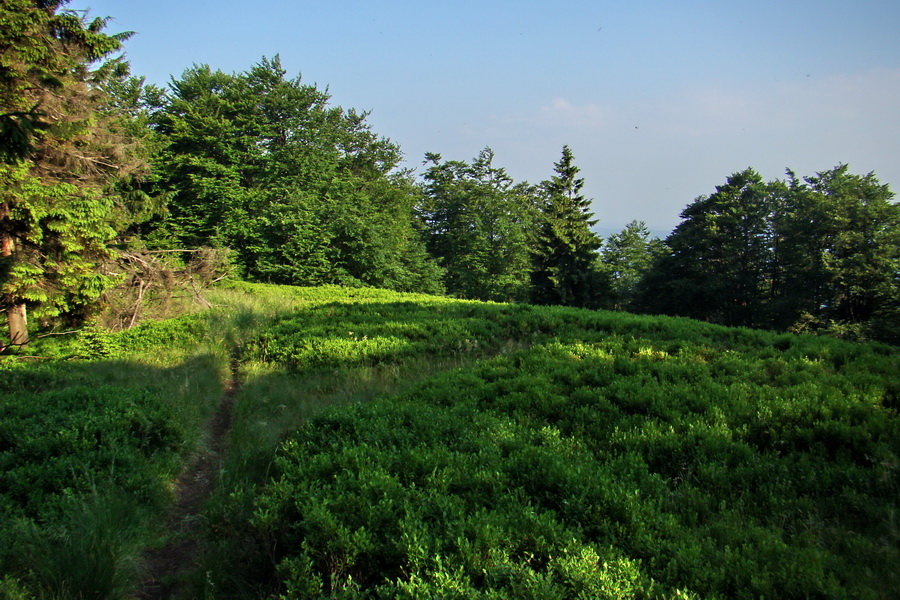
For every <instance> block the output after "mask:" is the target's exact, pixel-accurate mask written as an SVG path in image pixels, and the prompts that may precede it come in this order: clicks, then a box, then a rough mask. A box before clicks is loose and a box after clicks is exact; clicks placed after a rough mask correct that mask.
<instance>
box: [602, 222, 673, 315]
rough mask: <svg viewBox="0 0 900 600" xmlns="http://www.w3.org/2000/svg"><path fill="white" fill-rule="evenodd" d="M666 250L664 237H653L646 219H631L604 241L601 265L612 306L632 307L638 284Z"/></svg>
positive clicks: (624, 308) (618, 307)
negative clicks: (605, 275)
mask: <svg viewBox="0 0 900 600" xmlns="http://www.w3.org/2000/svg"><path fill="white" fill-rule="evenodd" d="M664 249H665V245H664V244H663V242H662V240H660V239H659V238H656V237H651V235H650V230H649V229H647V224H646V223H645V222H644V221H632V222H631V223H629V224H628V225H626V226H625V228H624V229H623V230H622V231H620V232H619V233H614V234H612V235H611V236H609V238H607V240H606V243H604V244H603V250H602V252H601V255H600V257H599V261H600V268H601V269H603V271H604V272H605V273H606V274H607V275H608V276H609V278H610V286H611V289H610V292H611V298H612V305H613V308H616V309H622V310H632V309H633V308H634V301H635V297H636V295H637V291H638V286H639V284H640V282H641V280H642V279H643V277H644V276H645V275H646V274H647V272H648V271H649V270H650V268H651V266H652V265H653V260H654V259H655V258H656V257H657V256H658V255H660V254H661V253H662V252H663V251H664Z"/></svg>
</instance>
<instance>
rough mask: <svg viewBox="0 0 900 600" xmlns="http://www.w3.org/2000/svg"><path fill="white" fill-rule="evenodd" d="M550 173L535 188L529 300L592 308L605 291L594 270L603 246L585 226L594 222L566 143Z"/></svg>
mask: <svg viewBox="0 0 900 600" xmlns="http://www.w3.org/2000/svg"><path fill="white" fill-rule="evenodd" d="M554 168H555V172H556V174H555V175H554V176H553V177H552V178H550V179H549V180H547V181H544V182H543V183H542V184H541V186H540V201H539V205H538V206H539V216H538V224H537V227H536V235H535V238H534V241H533V244H532V262H533V271H532V276H531V287H532V301H533V302H535V303H536V304H562V305H568V306H582V307H596V306H599V305H600V304H601V302H603V301H604V299H605V298H604V296H605V295H606V294H607V293H608V283H607V281H606V278H605V277H604V274H603V273H602V272H601V271H600V270H599V269H598V268H597V264H596V258H597V250H598V249H599V248H600V246H601V245H602V244H603V240H601V239H600V238H599V237H598V236H597V234H595V233H594V232H593V231H592V230H591V228H592V227H593V226H594V225H596V224H597V221H596V220H595V219H593V216H594V215H593V213H592V212H591V202H590V200H588V199H587V198H585V197H584V196H583V195H582V194H581V188H582V187H583V186H584V179H582V178H579V177H577V175H578V172H579V171H580V169H579V168H578V167H576V166H575V164H574V156H573V155H572V151H571V150H570V149H569V147H568V146H564V147H563V151H562V157H561V158H560V160H559V162H557V163H556V164H555V165H554Z"/></svg>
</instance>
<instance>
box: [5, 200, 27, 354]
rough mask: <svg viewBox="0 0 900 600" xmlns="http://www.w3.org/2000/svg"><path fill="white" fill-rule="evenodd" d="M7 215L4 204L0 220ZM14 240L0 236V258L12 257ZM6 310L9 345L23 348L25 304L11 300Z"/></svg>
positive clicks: (25, 341) (25, 327)
mask: <svg viewBox="0 0 900 600" xmlns="http://www.w3.org/2000/svg"><path fill="white" fill-rule="evenodd" d="M8 214H9V208H8V207H7V205H6V204H4V205H2V206H0V218H2V217H5V216H7V215H8ZM15 246H16V243H15V240H14V239H13V237H12V236H11V235H9V234H8V233H3V234H2V236H0V257H4V258H5V257H8V256H12V253H13V250H15ZM9 304H10V307H9V308H8V309H7V310H6V321H7V323H8V324H9V343H10V345H12V346H24V345H25V344H27V343H28V313H27V310H26V307H25V303H24V302H22V301H20V300H16V299H13V301H12V302H10V303H9Z"/></svg>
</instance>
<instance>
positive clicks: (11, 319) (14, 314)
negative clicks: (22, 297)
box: [6, 302, 28, 346]
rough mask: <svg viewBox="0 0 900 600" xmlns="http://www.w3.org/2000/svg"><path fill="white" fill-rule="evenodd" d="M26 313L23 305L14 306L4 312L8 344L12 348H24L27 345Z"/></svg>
mask: <svg viewBox="0 0 900 600" xmlns="http://www.w3.org/2000/svg"><path fill="white" fill-rule="evenodd" d="M27 315H28V313H27V311H26V308H25V303H24V302H22V303H19V304H15V305H13V306H12V308H10V309H9V310H7V311H6V319H7V322H8V323H9V343H10V345H14V346H24V345H25V344H27V343H28V316H27Z"/></svg>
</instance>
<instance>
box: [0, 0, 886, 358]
mask: <svg viewBox="0 0 900 600" xmlns="http://www.w3.org/2000/svg"><path fill="white" fill-rule="evenodd" d="M66 4H67V2H66V1H65V0H56V1H54V0H49V1H48V0H10V1H8V2H5V3H4V5H3V8H2V9H0V10H2V13H3V14H2V17H3V22H4V23H5V25H4V28H3V31H2V33H0V54H2V56H3V58H4V60H3V61H2V63H0V143H2V148H0V150H2V152H0V189H2V191H0V193H2V197H0V241H2V255H0V308H2V310H3V311H5V313H6V315H7V322H8V327H9V336H10V341H9V344H10V345H17V344H24V343H26V342H27V340H28V328H27V322H26V318H27V316H28V315H32V316H34V317H35V318H38V319H40V320H43V321H44V322H47V323H49V322H50V321H51V320H53V319H57V320H58V319H61V318H62V319H69V320H75V321H77V320H83V319H86V318H88V317H89V316H90V315H91V314H92V313H95V312H96V311H97V310H99V309H100V308H102V306H101V304H102V303H100V302H99V301H98V298H99V297H100V295H101V294H102V293H103V292H104V290H106V289H108V288H109V287H110V286H112V285H114V284H116V283H120V284H121V283H122V282H123V280H124V278H125V271H124V270H123V267H122V265H123V264H124V263H123V261H122V259H121V257H122V256H123V255H127V256H129V257H131V260H132V261H133V260H134V257H135V256H136V255H135V252H139V251H142V250H143V251H147V252H169V251H173V252H174V251H178V250H195V249H197V248H204V247H209V248H214V249H215V248H218V249H228V256H229V262H230V268H232V269H233V270H234V272H235V273H236V274H237V275H238V276H239V277H242V278H245V279H248V280H252V281H260V282H271V283H280V284H294V285H315V284H324V283H336V284H342V285H347V286H358V285H368V286H375V287H383V288H387V289H393V290H397V291H421V292H429V293H445V294H449V295H453V296H458V297H463V298H472V299H481V300H492V301H511V302H531V303H536V304H563V305H571V306H580V307H587V308H614V309H621V310H629V311H636V312H651V313H666V314H677V315H685V316H690V317H694V318H699V319H705V320H709V321H715V322H719V323H724V324H729V325H744V326H750V327H769V328H778V329H785V328H792V327H793V328H794V329H797V330H800V329H805V330H819V329H821V330H827V331H831V332H838V333H845V334H855V335H860V336H868V337H875V338H880V339H886V340H889V341H897V339H898V337H900V335H898V331H897V326H896V325H895V323H897V321H898V318H897V317H898V315H900V308H898V304H900V281H898V279H900V255H898V254H900V252H898V246H900V244H898V241H900V240H898V235H900V233H898V232H900V212H898V211H900V208H898V205H897V204H896V203H894V202H893V197H894V196H893V193H892V192H891V191H890V189H889V188H888V187H887V186H883V185H881V184H880V183H879V182H878V180H877V178H876V177H875V175H874V174H869V175H866V176H859V175H853V174H851V173H850V172H849V169H848V167H846V166H845V165H840V166H838V167H835V168H833V169H831V170H829V171H824V172H822V173H818V174H816V175H814V176H810V177H805V178H800V177H798V176H796V175H795V174H794V173H791V172H788V177H787V179H786V180H785V181H772V182H764V181H762V179H761V177H760V176H759V175H758V174H757V173H756V172H755V171H753V170H752V169H747V170H745V171H742V172H740V173H736V174H733V175H731V176H730V177H729V178H728V179H727V181H726V183H725V184H724V185H722V186H719V187H717V188H716V191H715V193H713V194H711V195H709V196H704V197H701V198H697V199H696V200H695V201H694V202H693V203H691V204H690V205H689V206H688V207H687V208H686V209H685V210H684V212H683V213H682V214H681V217H682V223H681V224H680V225H679V226H678V227H677V228H676V229H675V230H674V231H673V232H672V234H671V235H669V236H668V237H667V238H666V239H665V240H658V239H655V238H652V237H651V236H650V233H649V231H648V230H647V227H646V225H645V224H643V223H641V222H633V223H631V224H629V225H628V226H627V227H626V228H625V229H624V230H623V231H621V232H620V233H618V234H615V235H612V236H610V237H609V238H608V239H606V240H603V239H601V238H600V237H599V236H598V235H597V234H596V233H595V232H594V230H593V228H594V226H595V225H596V223H597V221H596V219H595V217H594V214H593V213H592V210H591V201H590V199H587V198H585V196H584V195H583V193H582V188H583V185H584V181H583V179H582V178H580V177H579V176H578V175H579V172H580V171H579V167H578V166H576V164H575V157H574V154H573V152H572V150H571V149H570V148H569V147H568V146H566V147H564V148H563V149H562V153H561V156H560V159H559V161H558V162H556V163H555V164H554V165H553V171H552V175H551V176H550V177H549V178H548V179H547V180H545V181H542V182H540V183H537V184H531V183H528V182H515V181H513V179H512V178H511V177H510V176H509V175H508V173H507V172H506V170H505V169H503V168H502V167H500V166H498V165H497V164H496V162H495V156H494V153H493V151H492V150H491V149H490V148H485V149H483V150H482V151H481V152H480V153H479V154H478V155H477V156H475V157H473V158H472V159H471V160H468V161H466V160H445V159H444V158H443V157H442V156H441V155H440V154H437V153H428V154H426V156H425V157H424V158H425V160H424V162H423V167H422V172H421V174H420V175H419V176H417V175H416V173H414V172H413V171H411V170H409V169H404V168H402V167H401V161H402V152H401V149H400V148H399V146H398V145H397V144H396V143H394V142H393V141H391V140H390V139H389V138H386V137H383V136H381V135H378V134H377V133H375V132H373V131H372V129H371V127H370V125H369V124H368V123H367V120H366V119H367V114H366V113H364V112H358V111H356V110H353V109H344V108H342V107H340V106H333V105H332V104H331V103H330V97H329V94H328V92H327V90H321V89H319V88H317V87H316V86H313V85H308V84H305V83H303V82H302V81H301V78H300V77H299V76H297V77H289V76H288V75H287V73H286V71H285V70H284V68H283V67H282V65H281V63H280V60H279V58H278V57H277V56H275V57H274V58H266V57H263V58H262V60H261V61H260V62H259V63H257V64H255V65H253V66H252V67H251V68H250V69H248V70H247V71H244V72H239V73H230V74H229V73H223V72H222V71H219V70H213V69H212V68H211V67H210V66H208V65H194V66H193V67H191V68H189V69H187V70H186V71H185V72H184V73H182V74H181V75H180V76H179V77H173V78H172V80H171V82H170V83H169V85H168V86H167V87H165V88H161V87H157V86H153V85H145V84H144V82H143V80H142V79H141V78H139V77H134V76H132V75H131V74H130V73H129V70H128V65H127V63H126V62H125V61H124V60H122V58H121V57H120V56H117V55H116V53H117V52H118V51H119V50H120V49H121V47H122V44H123V42H125V41H126V40H127V38H128V34H117V35H110V34H107V33H104V29H105V26H106V21H105V20H103V19H93V20H89V19H88V17H87V15H86V14H84V13H79V12H75V11H71V10H68V9H66ZM173 256H174V254H173ZM125 262H127V261H125ZM141 285H143V282H141ZM141 290H143V287H141ZM131 321H132V322H133V321H134V318H133V317H132V319H131Z"/></svg>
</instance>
